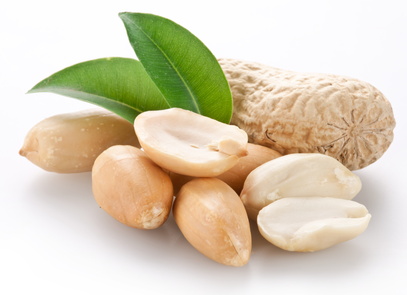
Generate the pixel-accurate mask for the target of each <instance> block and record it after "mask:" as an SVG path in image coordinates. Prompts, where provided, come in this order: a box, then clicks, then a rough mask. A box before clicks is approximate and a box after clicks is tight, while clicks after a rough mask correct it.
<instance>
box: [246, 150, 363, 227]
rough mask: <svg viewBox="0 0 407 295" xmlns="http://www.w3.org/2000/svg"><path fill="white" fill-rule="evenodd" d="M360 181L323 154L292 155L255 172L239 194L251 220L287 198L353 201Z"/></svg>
mask: <svg viewBox="0 0 407 295" xmlns="http://www.w3.org/2000/svg"><path fill="white" fill-rule="evenodd" d="M361 188H362V183H361V181H360V178H359V177H358V176H357V175H356V174H354V173H352V172H351V171H350V170H349V169H347V168H346V167H345V166H344V165H342V164H341V163H340V162H339V161H337V160H335V159H334V158H332V157H330V156H326V155H322V154H317V153H316V154H289V155H285V156H281V157H279V158H276V159H274V160H271V161H269V162H267V163H265V164H263V165H261V166H259V167H258V168H256V169H254V170H253V171H252V172H251V173H250V174H249V176H248V177H247V178H246V181H245V183H244V187H243V190H242V192H241V194H240V196H241V198H242V201H243V203H244V204H245V207H246V210H247V212H248V214H249V217H250V218H251V219H253V220H256V218H257V214H258V212H259V211H260V210H261V209H262V208H263V207H265V206H266V205H268V204H270V203H272V202H274V201H276V200H278V199H281V198H288V197H315V196H318V197H334V198H342V199H352V198H353V197H355V196H356V194H357V193H359V191H360V190H361Z"/></svg>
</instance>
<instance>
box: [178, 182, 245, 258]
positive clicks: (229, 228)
mask: <svg viewBox="0 0 407 295" xmlns="http://www.w3.org/2000/svg"><path fill="white" fill-rule="evenodd" d="M173 214H174V219H175V221H176V223H177V225H178V227H179V228H180V230H181V232H182V234H183V235H184V236H185V238H186V239H187V240H188V241H189V243H190V244H191V245H192V246H193V247H195V248H196V249H197V250H198V251H199V252H201V253H202V254H204V255H205V256H207V257H208V258H210V259H212V260H214V261H216V262H219V263H221V264H225V265H231V266H243V265H245V264H247V262H248V261H249V258H250V253H251V248H252V240H251V232H250V224H249V219H248V218H247V214H246V211H245V208H244V206H243V204H242V202H241V200H240V199H239V196H238V195H237V194H236V192H235V191H234V190H233V189H232V188H230V187H229V186H228V185H227V184H226V183H224V182H223V181H221V180H219V179H217V178H196V179H193V180H191V181H190V182H188V183H186V184H185V185H184V186H183V187H182V188H181V190H180V192H179V193H178V195H177V197H176V198H175V201H174V207H173Z"/></svg>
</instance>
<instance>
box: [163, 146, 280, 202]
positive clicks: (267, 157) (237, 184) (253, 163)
mask: <svg viewBox="0 0 407 295" xmlns="http://www.w3.org/2000/svg"><path fill="white" fill-rule="evenodd" d="M280 156H281V154H280V153H279V152H277V151H275V150H272V149H270V148H268V147H265V146H262V145H258V144H253V143H248V144H247V156H244V157H241V158H239V161H238V162H237V164H236V165H235V166H233V167H232V168H230V169H229V170H227V171H226V172H224V173H222V174H221V175H218V176H216V178H218V179H220V180H222V181H223V182H225V183H226V184H228V185H229V186H230V187H231V188H233V189H234V190H235V192H236V193H237V194H240V192H241V191H242V188H243V184H244V181H245V180H246V177H247V176H248V175H249V173H250V172H251V171H252V170H254V169H255V168H257V167H258V166H260V165H261V164H264V163H266V162H268V161H271V160H273V159H275V158H277V157H280ZM170 176H171V179H172V182H173V185H174V192H175V193H176V192H178V191H179V189H180V188H181V187H182V186H183V185H184V184H185V183H187V182H188V181H190V180H192V179H193V177H192V176H187V175H180V174H177V173H174V172H170Z"/></svg>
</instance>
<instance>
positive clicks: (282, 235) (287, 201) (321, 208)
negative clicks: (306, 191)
mask: <svg viewBox="0 0 407 295" xmlns="http://www.w3.org/2000/svg"><path fill="white" fill-rule="evenodd" d="M370 218H371V215H370V214H369V212H368V211H367V209H366V207H365V206H363V205H361V204H359V203H357V202H354V201H350V200H344V199H338V198H329V197H326V198H322V197H303V198H284V199H280V200H277V201H275V202H273V203H271V204H269V205H268V206H266V207H264V208H263V209H261V210H260V213H259V215H258V217H257V224H258V227H259V231H260V233H261V235H262V236H263V237H264V238H266V239H267V240H268V241H269V242H271V243H272V244H274V245H275V246H277V247H279V248H282V249H284V250H288V251H298V252H313V251H318V250H322V249H326V248H328V247H331V246H333V245H336V244H339V243H342V242H345V241H348V240H350V239H353V238H355V237H356V236H358V235H360V234H361V233H363V232H364V231H365V230H366V228H367V226H368V224H369V221H370Z"/></svg>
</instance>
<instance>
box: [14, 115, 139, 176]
mask: <svg viewBox="0 0 407 295" xmlns="http://www.w3.org/2000/svg"><path fill="white" fill-rule="evenodd" d="M117 144H122V145H132V146H137V147H139V146H140V145H139V142H138V140H137V136H136V133H135V131H134V127H133V125H132V124H131V123H130V122H128V121H126V120H125V119H123V118H121V117H119V116H118V115H116V114H113V113H112V112H109V111H107V110H104V109H91V110H86V111H80V112H72V113H66V114H59V115H55V116H52V117H49V118H46V119H44V120H42V121H41V122H39V123H38V124H36V125H35V126H34V127H33V128H32V129H31V130H30V131H29V132H28V134H27V136H26V137H25V140H24V144H23V146H22V148H21V149H20V152H19V153H20V155H21V156H23V157H26V158H27V159H28V160H29V161H31V162H32V163H34V164H35V165H37V166H39V167H41V168H43V169H44V170H46V171H51V172H57V173H77V172H89V171H91V170H92V166H93V163H94V161H95V159H96V157H97V156H99V155H100V153H102V152H103V151H104V150H105V149H107V148H108V147H110V146H113V145H117Z"/></svg>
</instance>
